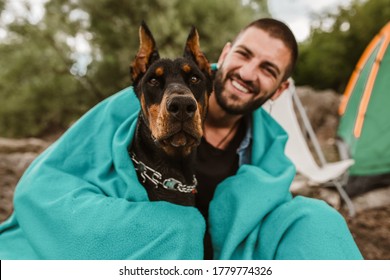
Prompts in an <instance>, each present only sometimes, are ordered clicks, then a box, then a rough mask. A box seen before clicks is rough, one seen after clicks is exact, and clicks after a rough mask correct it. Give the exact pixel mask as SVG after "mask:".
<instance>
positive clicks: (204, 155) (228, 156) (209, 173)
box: [195, 121, 246, 259]
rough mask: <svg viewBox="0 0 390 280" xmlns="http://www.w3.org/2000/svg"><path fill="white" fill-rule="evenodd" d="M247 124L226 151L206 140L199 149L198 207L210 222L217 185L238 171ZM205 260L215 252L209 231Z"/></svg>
mask: <svg viewBox="0 0 390 280" xmlns="http://www.w3.org/2000/svg"><path fill="white" fill-rule="evenodd" d="M245 131H246V127H245V123H244V122H243V121H242V122H241V123H240V125H239V128H238V130H237V132H236V135H235V136H234V138H233V139H232V140H231V141H230V143H229V144H228V146H227V147H226V149H224V150H221V149H218V148H215V147H213V146H212V145H211V144H209V143H208V142H207V141H206V139H204V138H202V141H201V143H200V145H199V147H198V149H197V156H196V166H195V174H196V178H197V180H198V187H197V190H198V193H197V194H196V207H197V208H198V209H199V211H200V212H201V213H202V215H203V216H204V218H205V219H206V223H207V221H208V212H209V204H210V201H211V200H212V198H213V196H214V192H215V189H216V187H217V185H218V184H219V183H220V182H221V181H222V180H224V179H225V178H227V177H229V176H232V175H234V174H236V172H237V169H238V160H239V157H238V154H237V149H238V148H239V146H240V144H241V141H242V140H243V138H244V136H245ZM204 245H205V259H212V256H213V253H212V252H213V251H212V248H211V241H210V236H209V234H208V231H206V236H205V244H204Z"/></svg>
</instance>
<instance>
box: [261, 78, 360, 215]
mask: <svg viewBox="0 0 390 280" xmlns="http://www.w3.org/2000/svg"><path fill="white" fill-rule="evenodd" d="M271 103H272V105H271ZM294 104H295V106H296V108H297V110H298V112H299V114H300V116H301V119H302V122H303V127H304V129H305V130H306V131H305V132H306V133H307V134H308V136H309V138H310V141H311V143H312V144H313V147H314V150H315V153H316V154H317V156H318V159H319V161H320V165H319V164H317V162H316V161H315V159H314V157H313V154H312V152H311V151H310V149H309V147H308V143H307V141H306V139H305V137H304V134H303V131H302V128H301V126H300V124H299V122H298V119H297V116H296V114H295V109H294ZM263 108H264V109H265V110H267V111H268V112H269V113H270V115H271V116H272V117H273V118H274V119H275V120H276V121H277V122H278V123H279V124H280V125H281V126H282V127H283V128H284V129H285V130H286V132H287V134H288V136H289V138H288V141H287V144H286V149H285V153H286V155H287V156H288V157H289V158H290V160H291V161H292V162H293V163H294V165H295V167H296V169H297V172H298V173H299V174H301V175H302V176H304V177H305V178H306V179H307V180H308V181H309V182H310V183H311V184H315V185H325V186H326V185H332V186H335V187H336V189H337V190H338V192H339V193H340V196H341V197H342V199H343V200H344V201H345V203H346V205H347V207H348V209H349V215H350V216H354V215H355V208H354V205H353V203H352V201H351V199H350V198H349V196H348V194H347V193H346V192H345V190H344V188H343V181H345V176H346V174H347V170H348V168H349V167H350V166H351V165H352V164H353V163H354V161H353V160H352V159H345V160H341V161H338V162H332V163H328V162H327V161H326V159H325V156H324V154H323V152H322V150H321V147H320V145H319V142H318V140H317V137H316V135H315V133H314V131H313V128H312V126H311V124H310V121H309V119H308V117H307V115H306V112H305V109H304V108H303V106H302V103H301V102H300V100H299V97H298V95H297V93H296V90H295V86H294V81H293V80H292V79H290V86H289V88H288V89H286V90H285V92H283V93H282V94H281V96H279V98H277V99H276V100H274V101H272V102H270V101H268V102H267V103H265V104H264V105H263Z"/></svg>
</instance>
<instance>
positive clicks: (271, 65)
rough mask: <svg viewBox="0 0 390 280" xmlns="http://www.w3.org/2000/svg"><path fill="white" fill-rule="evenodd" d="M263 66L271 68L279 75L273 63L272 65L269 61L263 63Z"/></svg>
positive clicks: (278, 70)
mask: <svg viewBox="0 0 390 280" xmlns="http://www.w3.org/2000/svg"><path fill="white" fill-rule="evenodd" d="M263 65H265V66H269V67H272V68H273V69H274V70H275V71H276V74H278V75H280V73H281V72H280V69H279V67H278V66H277V65H276V64H275V63H272V62H271V61H265V62H264V63H263Z"/></svg>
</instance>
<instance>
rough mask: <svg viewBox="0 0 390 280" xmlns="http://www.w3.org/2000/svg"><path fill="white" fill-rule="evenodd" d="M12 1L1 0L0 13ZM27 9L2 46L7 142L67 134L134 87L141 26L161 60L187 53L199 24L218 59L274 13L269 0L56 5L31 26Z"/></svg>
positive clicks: (80, 0)
mask: <svg viewBox="0 0 390 280" xmlns="http://www.w3.org/2000/svg"><path fill="white" fill-rule="evenodd" d="M10 1H11V0H8V1H7V0H0V8H2V7H5V8H6V7H7V3H9V2H10ZM21 3H24V5H26V6H25V8H26V16H24V17H23V16H19V17H17V18H16V20H15V21H14V22H12V23H9V24H7V25H6V27H5V28H6V29H7V32H8V35H7V37H6V38H5V39H4V40H2V42H0V57H1V60H0V99H1V100H2V101H1V103H0V135H1V136H12V137H25V136H40V135H42V134H45V133H49V132H51V131H52V130H54V129H64V128H67V127H68V126H69V125H70V124H71V123H72V122H73V121H75V120H76V119H77V118H79V117H80V116H81V115H82V114H83V113H84V112H85V111H86V110H88V109H89V108H90V107H92V106H93V105H94V104H96V103H97V102H99V101H100V100H102V99H104V98H106V97H108V96H109V95H111V94H113V93H115V92H117V91H118V90H120V89H122V88H124V87H126V86H128V85H130V78H129V75H128V72H129V70H128V68H129V64H130V63H131V61H132V59H133V57H134V55H135V54H136V52H137V50H138V45H139V42H138V27H139V25H140V23H141V21H142V20H145V21H146V22H147V24H148V25H149V27H150V29H151V30H152V32H153V34H154V36H155V39H156V41H157V44H158V47H159V49H160V54H161V55H162V56H168V57H173V56H174V55H175V56H176V55H178V54H181V53H182V51H183V48H184V45H183V44H184V41H185V39H186V37H187V35H188V32H189V30H190V28H191V26H192V25H195V26H196V27H197V28H198V30H199V33H200V37H201V47H202V49H203V51H204V52H205V53H206V55H207V56H208V57H209V59H210V61H215V60H216V59H217V58H218V55H219V52H220V50H221V49H222V47H223V45H224V44H225V43H226V42H227V41H228V40H231V39H232V38H233V36H234V35H235V34H236V33H237V32H238V30H239V29H240V28H242V27H243V26H244V25H246V24H247V23H248V22H250V21H251V20H253V19H254V18H257V17H260V16H263V15H267V10H266V9H267V1H266V0H247V1H244V2H242V1H241V0H230V1H224V0H214V1H197V0H186V1H182V0H170V1H167V0H131V1H128V0H116V1H114V0H51V1H47V2H46V4H45V15H44V17H43V18H42V19H41V20H40V21H39V22H31V20H30V19H29V17H28V14H29V11H30V10H31V7H30V6H29V4H28V1H26V2H21ZM242 3H244V4H242ZM0 26H4V23H3V22H2V21H1V20H0ZM80 37H81V38H85V40H87V42H88V45H89V46H90V51H89V52H87V53H84V54H82V53H80V52H77V49H76V48H75V45H74V43H72V40H74V39H75V38H80ZM80 65H81V66H80ZM82 65H84V66H82Z"/></svg>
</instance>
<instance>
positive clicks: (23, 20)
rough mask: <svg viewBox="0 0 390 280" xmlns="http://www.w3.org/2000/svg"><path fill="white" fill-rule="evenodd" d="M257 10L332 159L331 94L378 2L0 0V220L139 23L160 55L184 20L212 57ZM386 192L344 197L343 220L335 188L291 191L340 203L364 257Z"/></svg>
mask: <svg viewBox="0 0 390 280" xmlns="http://www.w3.org/2000/svg"><path fill="white" fill-rule="evenodd" d="M260 17H274V18H277V19H280V20H282V21H284V22H285V23H286V24H287V25H288V26H290V28H291V29H292V31H293V32H294V34H295V36H296V38H297V39H298V42H299V51H300V56H299V59H298V64H297V68H296V71H295V73H294V75H293V79H294V80H295V84H296V86H297V92H298V95H299V96H300V98H301V100H302V103H303V104H304V106H305V109H306V111H307V114H308V116H309V118H310V121H311V124H312V126H313V128H314V130H315V132H316V134H317V137H318V139H319V140H320V143H321V146H322V148H323V149H324V151H325V153H326V157H327V159H328V160H330V161H333V160H337V159H338V155H336V153H335V149H334V140H335V137H336V129H337V125H338V121H339V116H338V114H337V109H338V104H339V102H340V97H341V95H342V93H343V92H344V90H345V87H346V85H347V83H348V80H349V78H350V76H351V74H352V71H353V69H354V68H355V65H356V63H357V61H358V60H359V58H360V56H361V55H362V53H363V51H364V49H365V48H366V47H367V44H368V43H369V42H370V41H371V40H372V38H373V37H374V36H375V34H377V33H378V31H379V30H380V29H381V28H382V27H383V26H384V25H385V24H386V23H387V22H388V21H389V20H390V0H316V1H313V0H268V1H267V0H228V1H226V0H205V1H199V0H186V1H182V0H0V222H1V221H3V220H4V219H6V217H8V216H9V215H10V213H11V212H12V196H13V191H14V188H15V185H16V184H17V181H18V180H19V178H20V176H21V175H22V174H23V172H24V170H25V168H27V166H28V165H29V164H30V163H31V161H32V160H33V159H34V158H35V157H36V156H37V155H38V154H39V153H40V152H42V151H43V150H44V149H45V148H46V147H47V146H48V145H50V144H51V143H52V142H53V141H54V140H55V139H56V138H58V137H59V136H60V135H61V134H62V133H63V132H64V131H65V130H66V129H67V128H69V127H70V126H71V125H72V123H74V122H75V121H76V120H77V119H78V118H80V116H81V115H83V114H84V113H85V112H86V111H88V110H89V109H90V108H91V107H93V106H94V105H95V104H97V103H98V102H99V101H101V100H103V99H105V98H107V97H108V96H110V95H112V94H114V93H116V92H118V91H119V90H121V89H123V88H125V87H127V86H129V85H130V84H131V83H130V76H129V65H130V63H131V61H132V59H133V57H134V55H135V54H136V52H137V50H138V46H139V42H138V27H139V25H140V23H141V21H142V20H145V21H146V22H147V24H148V26H149V27H150V29H151V30H152V33H153V34H154V36H155V39H156V41H157V45H158V47H159V51H160V54H161V55H162V56H168V57H174V56H177V55H178V54H181V53H182V51H183V47H184V45H183V42H185V39H186V37H187V35H188V32H189V30H190V28H191V26H193V25H194V26H196V27H197V29H198V31H199V33H200V42H201V48H202V50H203V51H204V53H205V54H206V55H207V57H208V58H209V60H210V61H211V62H214V61H216V60H217V58H218V56H219V53H220V51H221V50H222V48H223V46H224V45H225V43H226V42H227V41H230V40H232V39H233V37H234V36H235V35H236V34H237V32H238V31H239V30H240V29H241V28H242V27H244V26H245V25H246V24H247V23H249V22H251V21H252V20H254V19H257V18H260ZM389 191H390V187H389V188H387V192H380V193H377V194H376V195H373V196H370V197H369V196H365V197H364V198H362V199H361V200H360V201H361V202H359V201H358V200H355V201H354V203H355V204H356V205H357V206H358V207H360V209H361V210H360V211H359V212H358V215H357V216H356V217H354V218H350V217H348V215H346V212H345V209H343V207H342V202H341V201H340V198H339V197H338V195H337V193H335V192H332V191H330V190H328V189H319V188H316V189H315V190H314V191H313V189H310V190H304V193H301V194H303V195H307V196H313V197H317V198H320V199H324V200H325V201H327V202H328V203H329V204H330V205H332V206H333V207H334V208H335V209H337V210H338V211H340V212H341V213H342V214H343V215H344V216H345V217H346V219H347V222H348V225H349V227H350V229H351V232H352V233H353V235H354V237H355V240H356V242H357V243H358V246H359V248H360V249H361V251H362V253H363V255H364V257H365V258H367V259H390V240H389V238H388V237H389V235H390V213H389V212H390V192H389ZM370 195H371V194H370ZM378 201H384V202H383V203H382V204H378ZM359 203H360V206H359ZM370 203H371V204H370Z"/></svg>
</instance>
